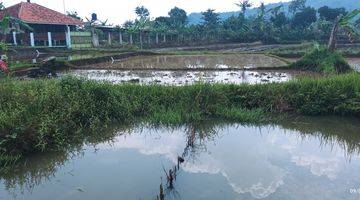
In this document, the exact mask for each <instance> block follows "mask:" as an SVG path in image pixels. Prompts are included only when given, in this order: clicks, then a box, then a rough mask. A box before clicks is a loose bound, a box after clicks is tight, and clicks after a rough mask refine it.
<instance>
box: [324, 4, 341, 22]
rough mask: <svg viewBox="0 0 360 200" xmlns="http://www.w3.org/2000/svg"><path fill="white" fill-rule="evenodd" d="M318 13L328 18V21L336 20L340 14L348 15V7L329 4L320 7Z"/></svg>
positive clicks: (325, 18)
mask: <svg viewBox="0 0 360 200" xmlns="http://www.w3.org/2000/svg"><path fill="white" fill-rule="evenodd" d="M318 13H319V16H320V19H323V20H326V21H331V22H333V21H335V19H336V18H337V17H338V16H339V15H343V16H344V15H346V14H347V12H346V9H345V8H329V7H328V6H323V7H321V8H319V9H318Z"/></svg>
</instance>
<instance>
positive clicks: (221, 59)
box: [64, 54, 297, 85]
mask: <svg viewBox="0 0 360 200" xmlns="http://www.w3.org/2000/svg"><path fill="white" fill-rule="evenodd" d="M284 65H286V63H284V62H283V61H281V60H278V59H275V58H272V57H268V56H265V55H261V54H225V55H195V56H194V55H190V56H189V55H185V56H184V55H183V56H136V57H131V58H128V59H123V60H118V61H116V60H115V61H114V62H108V63H101V64H96V65H90V66H84V67H81V69H78V70H71V71H68V72H65V73H64V74H72V75H76V76H79V77H85V78H88V79H91V80H98V81H109V82H112V83H116V84H117V83H122V82H135V83H141V84H164V85H186V84H194V83H199V82H202V83H233V84H242V83H250V84H257V83H269V82H284V81H288V80H290V79H292V78H293V76H295V75H296V74H297V73H296V72H293V71H271V70H270V69H269V70H264V71H256V70H255V69H253V68H256V67H263V68H265V69H266V68H267V67H268V68H275V67H279V66H284Z"/></svg>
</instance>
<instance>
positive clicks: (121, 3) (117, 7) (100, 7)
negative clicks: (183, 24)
mask: <svg viewBox="0 0 360 200" xmlns="http://www.w3.org/2000/svg"><path fill="white" fill-rule="evenodd" d="M0 1H2V2H4V4H5V6H10V5H13V4H16V3H19V2H21V1H26V0H0ZM64 1H65V7H66V11H77V12H78V13H79V15H80V16H81V17H85V16H90V15H91V13H93V12H95V13H97V14H98V18H99V19H100V20H106V19H108V20H109V22H110V23H112V24H115V25H116V24H122V23H124V22H125V21H126V20H129V19H134V18H135V17H136V16H135V14H134V9H135V7H136V6H139V5H144V6H145V7H147V8H148V9H149V10H150V15H151V17H158V16H164V15H167V13H168V11H169V10H170V9H171V8H173V7H175V6H177V7H180V8H182V9H184V10H185V11H186V12H187V13H192V12H201V11H204V10H206V9H208V8H211V9H215V10H216V11H217V12H223V11H235V10H239V8H237V7H236V5H235V2H236V1H238V0H64ZM262 1H263V2H265V3H273V2H279V1H281V0H252V1H251V2H253V4H254V5H255V6H258V5H259V4H260V2H262ZM283 1H288V0H283ZM31 2H34V3H37V4H40V5H43V6H46V7H48V8H51V9H53V10H57V11H59V12H64V6H63V0H31Z"/></svg>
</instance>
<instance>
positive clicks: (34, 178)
mask: <svg viewBox="0 0 360 200" xmlns="http://www.w3.org/2000/svg"><path fill="white" fill-rule="evenodd" d="M132 128H133V127H132V126H123V127H120V128H117V129H114V127H111V128H108V129H106V130H101V131H100V130H99V132H101V134H95V133H94V134H89V135H88V136H86V137H83V138H79V139H78V140H77V142H76V143H73V144H72V145H71V146H67V147H65V148H66V149H64V150H63V151H57V152H47V153H39V154H35V155H33V156H30V157H28V158H26V159H24V160H22V161H21V162H18V163H17V164H16V165H13V166H7V167H3V168H1V169H0V180H1V181H2V182H3V184H4V186H5V189H6V190H7V191H9V193H10V194H11V195H12V196H14V197H16V194H17V193H18V192H19V191H20V192H21V193H24V192H25V191H28V192H30V193H31V192H32V190H33V189H34V187H35V186H38V185H40V184H43V183H44V182H46V181H50V180H51V179H53V178H55V174H56V172H58V171H59V170H60V169H61V168H62V167H63V166H65V165H66V164H67V163H68V162H69V161H70V160H72V159H74V158H79V157H82V156H83V155H84V149H83V146H84V145H85V144H87V145H89V146H93V147H94V150H95V151H96V145H97V144H100V143H104V142H109V143H110V144H111V143H112V142H113V139H114V137H115V136H116V134H117V133H118V131H114V130H124V131H121V132H122V133H123V132H125V130H126V132H131V130H132ZM69 174H70V175H71V172H69Z"/></svg>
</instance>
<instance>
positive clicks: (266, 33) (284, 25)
mask: <svg viewBox="0 0 360 200" xmlns="http://www.w3.org/2000/svg"><path fill="white" fill-rule="evenodd" d="M236 5H237V6H238V7H239V9H240V13H239V14H238V15H233V16H231V17H229V18H228V19H226V20H224V21H222V20H220V18H219V14H218V13H216V12H215V10H213V9H208V10H206V11H204V12H202V22H201V23H199V24H189V22H188V17H187V13H186V11H185V10H183V9H181V8H178V7H175V8H173V9H171V10H170V11H169V13H168V16H161V17H157V18H155V19H150V12H149V10H148V9H147V8H145V7H144V6H139V7H137V8H136V9H135V13H136V14H137V16H138V17H137V18H136V19H135V20H129V21H126V22H125V23H124V24H123V25H122V26H119V28H122V29H123V30H124V32H125V34H127V35H131V36H130V37H134V36H133V35H136V37H137V38H138V40H140V43H143V42H144V37H147V38H148V40H151V39H152V38H154V41H153V43H155V44H160V43H168V44H179V45H180V44H199V43H204V44H207V43H219V42H255V41H261V42H263V43H266V44H271V43H291V42H298V41H305V40H307V41H308V40H316V41H327V40H328V38H329V37H330V34H331V30H332V28H333V24H334V23H335V21H336V19H337V17H338V16H340V15H341V16H346V15H347V14H348V12H347V10H346V9H345V8H329V7H327V6H323V7H321V8H319V9H315V8H313V7H309V6H306V0H293V1H291V2H290V5H289V7H288V9H286V8H285V6H284V5H280V6H277V7H273V8H267V7H266V5H265V4H264V3H261V5H260V7H259V8H258V9H257V10H258V13H257V14H256V15H253V16H247V15H246V12H247V11H248V9H249V8H251V7H252V3H251V2H250V1H249V0H241V1H240V2H239V3H236ZM359 24H360V19H357V20H355V21H354V22H352V23H349V24H348V25H349V26H351V27H348V28H351V29H353V30H355V32H356V31H357V30H358V29H359ZM342 33H343V35H344V36H346V35H345V33H346V32H345V31H344V32H342Z"/></svg>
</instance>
